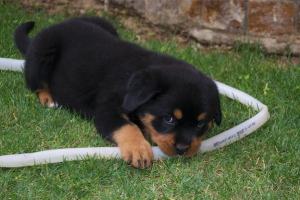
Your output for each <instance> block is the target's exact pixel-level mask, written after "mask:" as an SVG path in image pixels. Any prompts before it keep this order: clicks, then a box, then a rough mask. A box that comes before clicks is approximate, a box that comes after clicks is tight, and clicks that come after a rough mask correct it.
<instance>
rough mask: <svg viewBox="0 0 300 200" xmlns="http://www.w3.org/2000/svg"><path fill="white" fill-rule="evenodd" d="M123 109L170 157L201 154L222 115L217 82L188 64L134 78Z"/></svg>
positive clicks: (154, 69) (148, 71)
mask: <svg viewBox="0 0 300 200" xmlns="http://www.w3.org/2000/svg"><path fill="white" fill-rule="evenodd" d="M122 109H123V111H124V112H125V113H127V114H130V115H132V114H134V115H135V116H137V118H139V121H140V122H141V124H142V129H143V131H144V133H145V134H146V135H149V136H150V138H151V139H152V141H153V142H155V143H156V144H157V145H158V146H159V147H160V149H161V150H162V151H163V152H164V153H166V154H167V155H170V156H184V157H190V156H192V155H194V154H196V153H197V152H198V149H199V147H200V145H201V141H202V139H203V137H204V136H205V134H206V133H207V132H208V131H209V130H210V129H211V127H212V125H213V121H214V122H215V123H216V124H217V125H220V123H221V119H222V113H221V108H220V100H219V93H218V90H217V87H216V85H215V83H214V82H213V81H212V80H211V79H210V78H208V77H207V76H205V75H204V74H202V73H201V72H200V71H198V70H197V69H195V68H193V67H191V66H189V65H187V66H185V65H184V66H182V65H175V66H174V65H172V66H156V67H151V68H147V69H145V70H142V71H138V72H136V73H135V74H133V75H132V77H131V78H130V80H129V82H128V85H127V92H126V95H125V98H124V101H123V105H122Z"/></svg>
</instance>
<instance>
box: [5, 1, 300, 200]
mask: <svg viewBox="0 0 300 200" xmlns="http://www.w3.org/2000/svg"><path fill="white" fill-rule="evenodd" d="M90 14H91V15H92V13H90ZM66 18H67V17H66V15H64V13H62V14H55V15H53V14H52V15H50V14H47V13H45V12H44V11H43V10H37V9H33V10H31V11H30V12H29V11H25V10H22V8H21V7H20V6H19V5H18V4H11V3H4V1H1V2H0V49H1V51H0V57H6V58H16V59H24V57H23V56H22V55H21V54H20V53H19V52H18V51H17V49H16V47H15V45H14V43H13V32H14V29H15V28H16V27H17V26H18V25H19V24H20V23H22V22H26V21H36V27H35V28H34V31H33V32H32V33H31V34H30V36H33V35H34V34H35V33H36V31H38V30H40V29H41V28H43V27H46V26H49V25H51V24H54V23H57V22H60V21H63V20H65V19H66ZM108 19H109V20H110V21H112V22H113V23H114V24H115V26H116V27H117V28H118V31H119V33H120V36H121V37H122V38H124V39H125V40H128V41H132V42H136V43H139V44H140V45H142V46H144V47H146V48H148V49H151V50H154V51H158V52H162V53H167V54H170V55H173V56H175V57H177V58H180V59H183V60H185V61H187V62H189V63H191V64H193V65H194V66H197V68H198V69H200V70H201V71H203V72H204V73H206V74H208V75H209V76H211V77H212V78H213V79H215V80H217V81H219V82H222V83H225V84H227V85H230V86H232V87H234V88H237V89H239V90H241V91H244V92H246V93H248V94H249V95H251V96H253V97H254V98H256V99H258V100H259V101H261V102H262V103H264V104H265V105H267V106H268V107H269V112H270V115H271V117H270V120H269V121H268V122H267V123H266V124H265V125H263V126H262V127H261V128H260V129H258V130H257V131H255V132H253V133H252V134H251V135H249V136H247V137H245V138H243V139H242V140H241V141H238V142H236V143H233V144H231V145H229V146H227V147H224V148H221V149H219V150H216V151H213V152H207V153H204V154H201V155H196V156H193V157H192V158H190V159H169V160H163V161H155V162H154V164H153V166H152V167H151V168H148V169H145V170H138V169H135V168H133V167H131V166H129V165H127V164H125V163H124V162H123V161H122V160H118V159H104V158H103V159H95V158H93V157H91V158H89V159H86V160H83V161H72V162H63V163H57V164H46V165H39V166H30V167H23V168H0V198H1V199H10V198H11V199H35V198H36V199H38V198H43V199H79V198H84V199H94V198H101V199H112V198H114V199H116V198H117V199H126V198H128V199H146V198H147V199H192V198H193V199H277V198H284V199H299V197H300V173H299V171H300V164H299V163H300V148H299V146H300V134H299V129H300V106H299V104H300V81H299V80H300V65H299V64H298V65H293V64H291V62H289V57H283V58H281V59H279V58H278V57H277V56H276V55H266V54H264V53H263V52H261V51H259V49H258V48H250V47H249V46H247V45H246V46H238V45H237V46H236V47H235V48H236V51H235V52H232V51H227V52H219V51H211V52H210V53H208V52H207V51H206V50H205V49H199V48H197V46H196V45H194V44H191V45H188V46H187V47H182V46H181V45H180V44H177V43H176V42H175V40H168V41H157V40H143V38H141V40H137V37H136V34H135V31H134V30H127V29H125V28H124V26H123V24H122V23H120V22H119V21H118V18H117V17H114V18H112V17H109V18H108ZM221 105H222V111H223V121H222V124H221V126H220V127H217V126H214V128H213V129H212V131H210V133H209V134H208V136H207V137H206V138H209V137H211V136H213V135H216V134H219V133H220V132H223V131H225V130H227V129H229V128H231V127H233V126H235V125H237V124H239V123H241V122H243V121H245V120H246V119H248V118H249V117H252V116H254V115H255V114H256V112H255V111H254V110H253V109H251V108H250V107H247V106H244V105H243V104H240V103H238V102H237V101H235V100H230V99H229V98H226V97H224V96H221ZM109 145H110V144H108V143H107V142H106V141H104V140H103V139H102V138H101V137H100V136H99V135H98V134H97V132H96V130H95V128H94V126H93V123H92V122H88V121H86V120H84V119H82V118H80V117H79V116H77V115H75V114H70V113H69V112H68V111H67V110H65V109H56V110H53V109H47V108H43V107H42V106H41V105H40V103H39V101H38V99H37V98H36V95H35V94H33V93H30V92H29V91H28V90H27V89H26V86H25V82H24V74H23V73H21V72H11V71H0V155H6V154H17V153H31V152H36V151H42V150H49V149H59V148H76V147H88V146H90V147H97V146H109Z"/></svg>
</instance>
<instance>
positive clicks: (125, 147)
mask: <svg viewBox="0 0 300 200" xmlns="http://www.w3.org/2000/svg"><path fill="white" fill-rule="evenodd" d="M33 26H34V22H27V23H24V24H21V25H20V26H19V27H18V28H17V29H16V32H15V43H16V45H17V47H18V48H19V50H20V51H21V52H22V53H24V54H25V55H26V62H25V80H26V83H27V86H28V88H29V89H30V90H31V91H33V92H36V93H37V95H38V97H39V99H40V101H41V103H42V105H47V106H48V107H55V106H56V105H62V106H65V107H68V108H70V110H75V111H76V112H77V113H80V114H81V115H83V116H86V117H88V118H90V119H92V118H93V119H94V122H95V125H96V128H97V130H98V132H99V133H100V135H101V136H102V137H104V138H106V139H108V140H110V141H112V142H114V143H116V144H117V145H118V147H119V148H120V151H121V154H122V156H123V158H124V160H125V161H126V162H128V163H130V164H131V165H133V166H134V167H137V168H147V167H148V166H150V165H151V163H152V161H153V152H152V149H151V146H150V144H149V142H148V141H147V140H146V139H145V137H144V136H146V135H148V136H150V138H151V139H152V140H153V142H155V143H156V144H157V145H158V146H159V147H160V148H161V150H162V151H163V152H164V153H166V154H168V155H170V156H184V157H190V156H192V155H194V154H195V153H197V151H198V149H199V147H200V145H201V140H202V138H203V137H204V135H205V134H206V133H207V132H208V131H209V130H210V128H211V127H212V124H213V121H215V122H216V123H217V124H218V125H220V123H221V118H222V114H221V109H220V100H219V93H218V90H217V87H216V85H215V83H214V82H213V81H212V80H211V79H210V78H208V77H207V76H206V75H204V74H203V73H201V72H200V71H199V70H197V69H196V68H195V67H193V66H191V65H190V64H188V63H186V62H184V61H181V60H178V59H176V58H173V57H171V56H168V55H163V54H160V53H157V52H153V51H149V50H146V49H144V48H141V47H140V46H138V45H136V44H134V43H131V42H126V41H123V40H121V39H120V38H119V37H118V34H117V32H116V30H115V29H114V27H113V26H112V25H111V24H110V23H108V22H107V21H105V20H104V19H101V18H97V17H92V18H75V19H70V20H67V21H65V22H62V23H59V24H56V25H53V26H50V27H48V28H46V29H44V30H42V31H41V32H39V33H38V34H36V36H35V37H34V38H33V39H32V40H31V39H30V38H29V37H28V32H29V31H30V30H31V29H32V28H33Z"/></svg>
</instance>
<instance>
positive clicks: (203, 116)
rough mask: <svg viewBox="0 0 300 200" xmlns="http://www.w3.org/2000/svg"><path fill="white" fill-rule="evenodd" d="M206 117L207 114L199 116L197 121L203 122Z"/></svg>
mask: <svg viewBox="0 0 300 200" xmlns="http://www.w3.org/2000/svg"><path fill="white" fill-rule="evenodd" d="M205 116H206V113H202V114H200V115H199V116H198V118H197V120H198V121H201V120H203V119H204V118H205Z"/></svg>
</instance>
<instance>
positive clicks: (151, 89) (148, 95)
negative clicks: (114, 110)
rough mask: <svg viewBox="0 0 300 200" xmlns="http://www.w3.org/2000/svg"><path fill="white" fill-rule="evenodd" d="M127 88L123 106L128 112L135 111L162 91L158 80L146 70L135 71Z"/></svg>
mask: <svg viewBox="0 0 300 200" xmlns="http://www.w3.org/2000/svg"><path fill="white" fill-rule="evenodd" d="M126 90H127V92H126V94H125V97H124V100H123V104H122V107H121V108H122V110H123V111H124V112H125V113H127V114H129V113H132V112H133V111H135V110H136V109H137V108H138V107H140V106H141V105H143V104H144V103H146V102H147V101H149V100H151V99H152V98H153V97H155V96H156V95H157V94H159V93H160V91H161V89H160V87H159V84H158V83H157V81H155V80H154V78H153V77H152V76H151V74H150V73H148V72H146V71H145V70H141V71H138V72H135V73H134V74H133V75H132V76H131V77H130V79H129V81H128V83H127V88H126Z"/></svg>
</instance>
